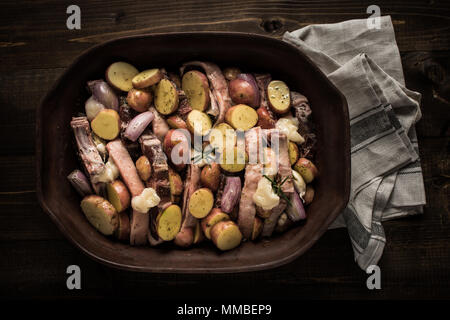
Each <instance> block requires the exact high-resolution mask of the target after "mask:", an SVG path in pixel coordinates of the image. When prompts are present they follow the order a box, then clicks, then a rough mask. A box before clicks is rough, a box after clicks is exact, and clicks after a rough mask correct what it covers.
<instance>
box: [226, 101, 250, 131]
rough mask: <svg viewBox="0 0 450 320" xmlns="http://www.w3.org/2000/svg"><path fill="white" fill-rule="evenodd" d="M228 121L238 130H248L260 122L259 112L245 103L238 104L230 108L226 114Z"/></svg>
mask: <svg viewBox="0 0 450 320" xmlns="http://www.w3.org/2000/svg"><path fill="white" fill-rule="evenodd" d="M225 120H226V122H227V123H228V124H229V125H231V126H232V127H233V128H234V129H236V130H242V131H246V130H249V129H251V128H253V127H254V126H255V125H256V123H257V122H258V113H256V111H255V109H253V108H252V107H249V106H247V105H245V104H238V105H235V106H234V107H231V108H230V109H228V111H227V113H226V114H225Z"/></svg>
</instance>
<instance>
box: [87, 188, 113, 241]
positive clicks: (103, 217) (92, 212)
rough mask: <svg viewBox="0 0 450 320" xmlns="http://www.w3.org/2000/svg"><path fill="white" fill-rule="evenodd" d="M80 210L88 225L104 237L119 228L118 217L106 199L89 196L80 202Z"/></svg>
mask: <svg viewBox="0 0 450 320" xmlns="http://www.w3.org/2000/svg"><path fill="white" fill-rule="evenodd" d="M81 210H82V211H83V213H84V215H85V216H86V219H87V220H88V221H89V222H90V224H91V225H92V226H93V227H94V228H95V229H97V230H98V231H99V232H100V233H102V234H104V235H105V236H110V235H112V234H114V232H115V231H116V230H117V228H118V227H119V216H118V214H117V210H116V209H115V208H114V206H113V205H112V204H111V203H110V202H109V201H108V200H106V199H104V198H102V197H100V196H97V195H89V196H86V197H84V199H83V200H82V201H81Z"/></svg>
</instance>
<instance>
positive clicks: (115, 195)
mask: <svg viewBox="0 0 450 320" xmlns="http://www.w3.org/2000/svg"><path fill="white" fill-rule="evenodd" d="M106 192H107V194H108V200H109V202H111V204H112V205H113V206H114V208H115V209H116V210H117V212H122V211H124V210H125V209H128V207H129V206H130V203H131V196H130V192H129V191H128V189H127V187H126V186H125V184H124V183H123V182H122V181H120V180H116V181H114V182H111V183H108V184H107V185H106Z"/></svg>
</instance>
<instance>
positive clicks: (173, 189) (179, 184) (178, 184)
mask: <svg viewBox="0 0 450 320" xmlns="http://www.w3.org/2000/svg"><path fill="white" fill-rule="evenodd" d="M169 183H170V194H171V195H173V196H179V195H181V193H182V192H183V180H181V177H180V175H179V174H178V173H177V172H175V171H174V170H172V168H169Z"/></svg>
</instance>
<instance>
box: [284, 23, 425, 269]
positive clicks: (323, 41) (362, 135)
mask: <svg viewBox="0 0 450 320" xmlns="http://www.w3.org/2000/svg"><path fill="white" fill-rule="evenodd" d="M380 22H381V23H380V28H379V29H369V27H368V25H367V19H360V20H349V21H345V22H341V23H335V24H324V25H310V26H307V27H305V28H302V29H299V30H296V31H294V32H286V33H285V34H284V36H283V40H284V41H286V42H288V43H290V44H292V45H294V46H296V47H297V48H298V49H299V50H301V51H302V52H303V53H305V54H306V55H307V56H308V57H309V58H310V59H311V60H313V61H314V62H315V63H316V64H317V65H318V66H319V68H320V69H321V70H322V71H323V72H324V73H325V74H326V75H327V76H328V78H329V79H330V80H331V82H333V83H334V85H335V86H336V87H337V88H338V89H339V90H340V91H341V92H342V93H343V94H344V96H345V97H346V99H347V103H348V108H349V115H350V133H351V171H352V174H351V194H350V201H349V203H348V206H347V208H346V209H345V210H344V212H343V213H342V214H341V215H340V216H339V217H338V218H337V219H336V221H335V222H334V223H333V225H332V226H331V227H330V228H337V227H347V229H348V232H349V235H350V239H351V242H352V246H353V251H354V253H355V260H356V262H357V263H358V265H359V266H360V267H361V268H362V269H363V270H366V268H367V267H368V266H370V265H374V264H377V263H378V261H379V259H380V258H381V255H382V253H383V249H384V245H385V242H386V237H385V234H384V230H383V226H382V224H381V221H384V220H388V219H392V218H398V217H403V216H408V215H412V214H418V213H422V208H423V205H425V190H424V185H423V177H422V169H421V167H420V160H419V156H418V144H417V136H416V132H415V128H414V124H415V123H416V122H417V121H418V120H419V119H420V117H421V112H420V106H419V103H420V98H421V95H420V94H419V93H417V92H413V91H410V90H408V89H406V88H405V87H404V77H403V70H402V64H401V59H400V54H399V51H398V47H397V43H396V41H395V35H394V29H393V26H392V22H391V18H390V17H389V16H384V17H381V18H380ZM313 107H314V106H313ZM331 116H332V115H330V117H331Z"/></svg>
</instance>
